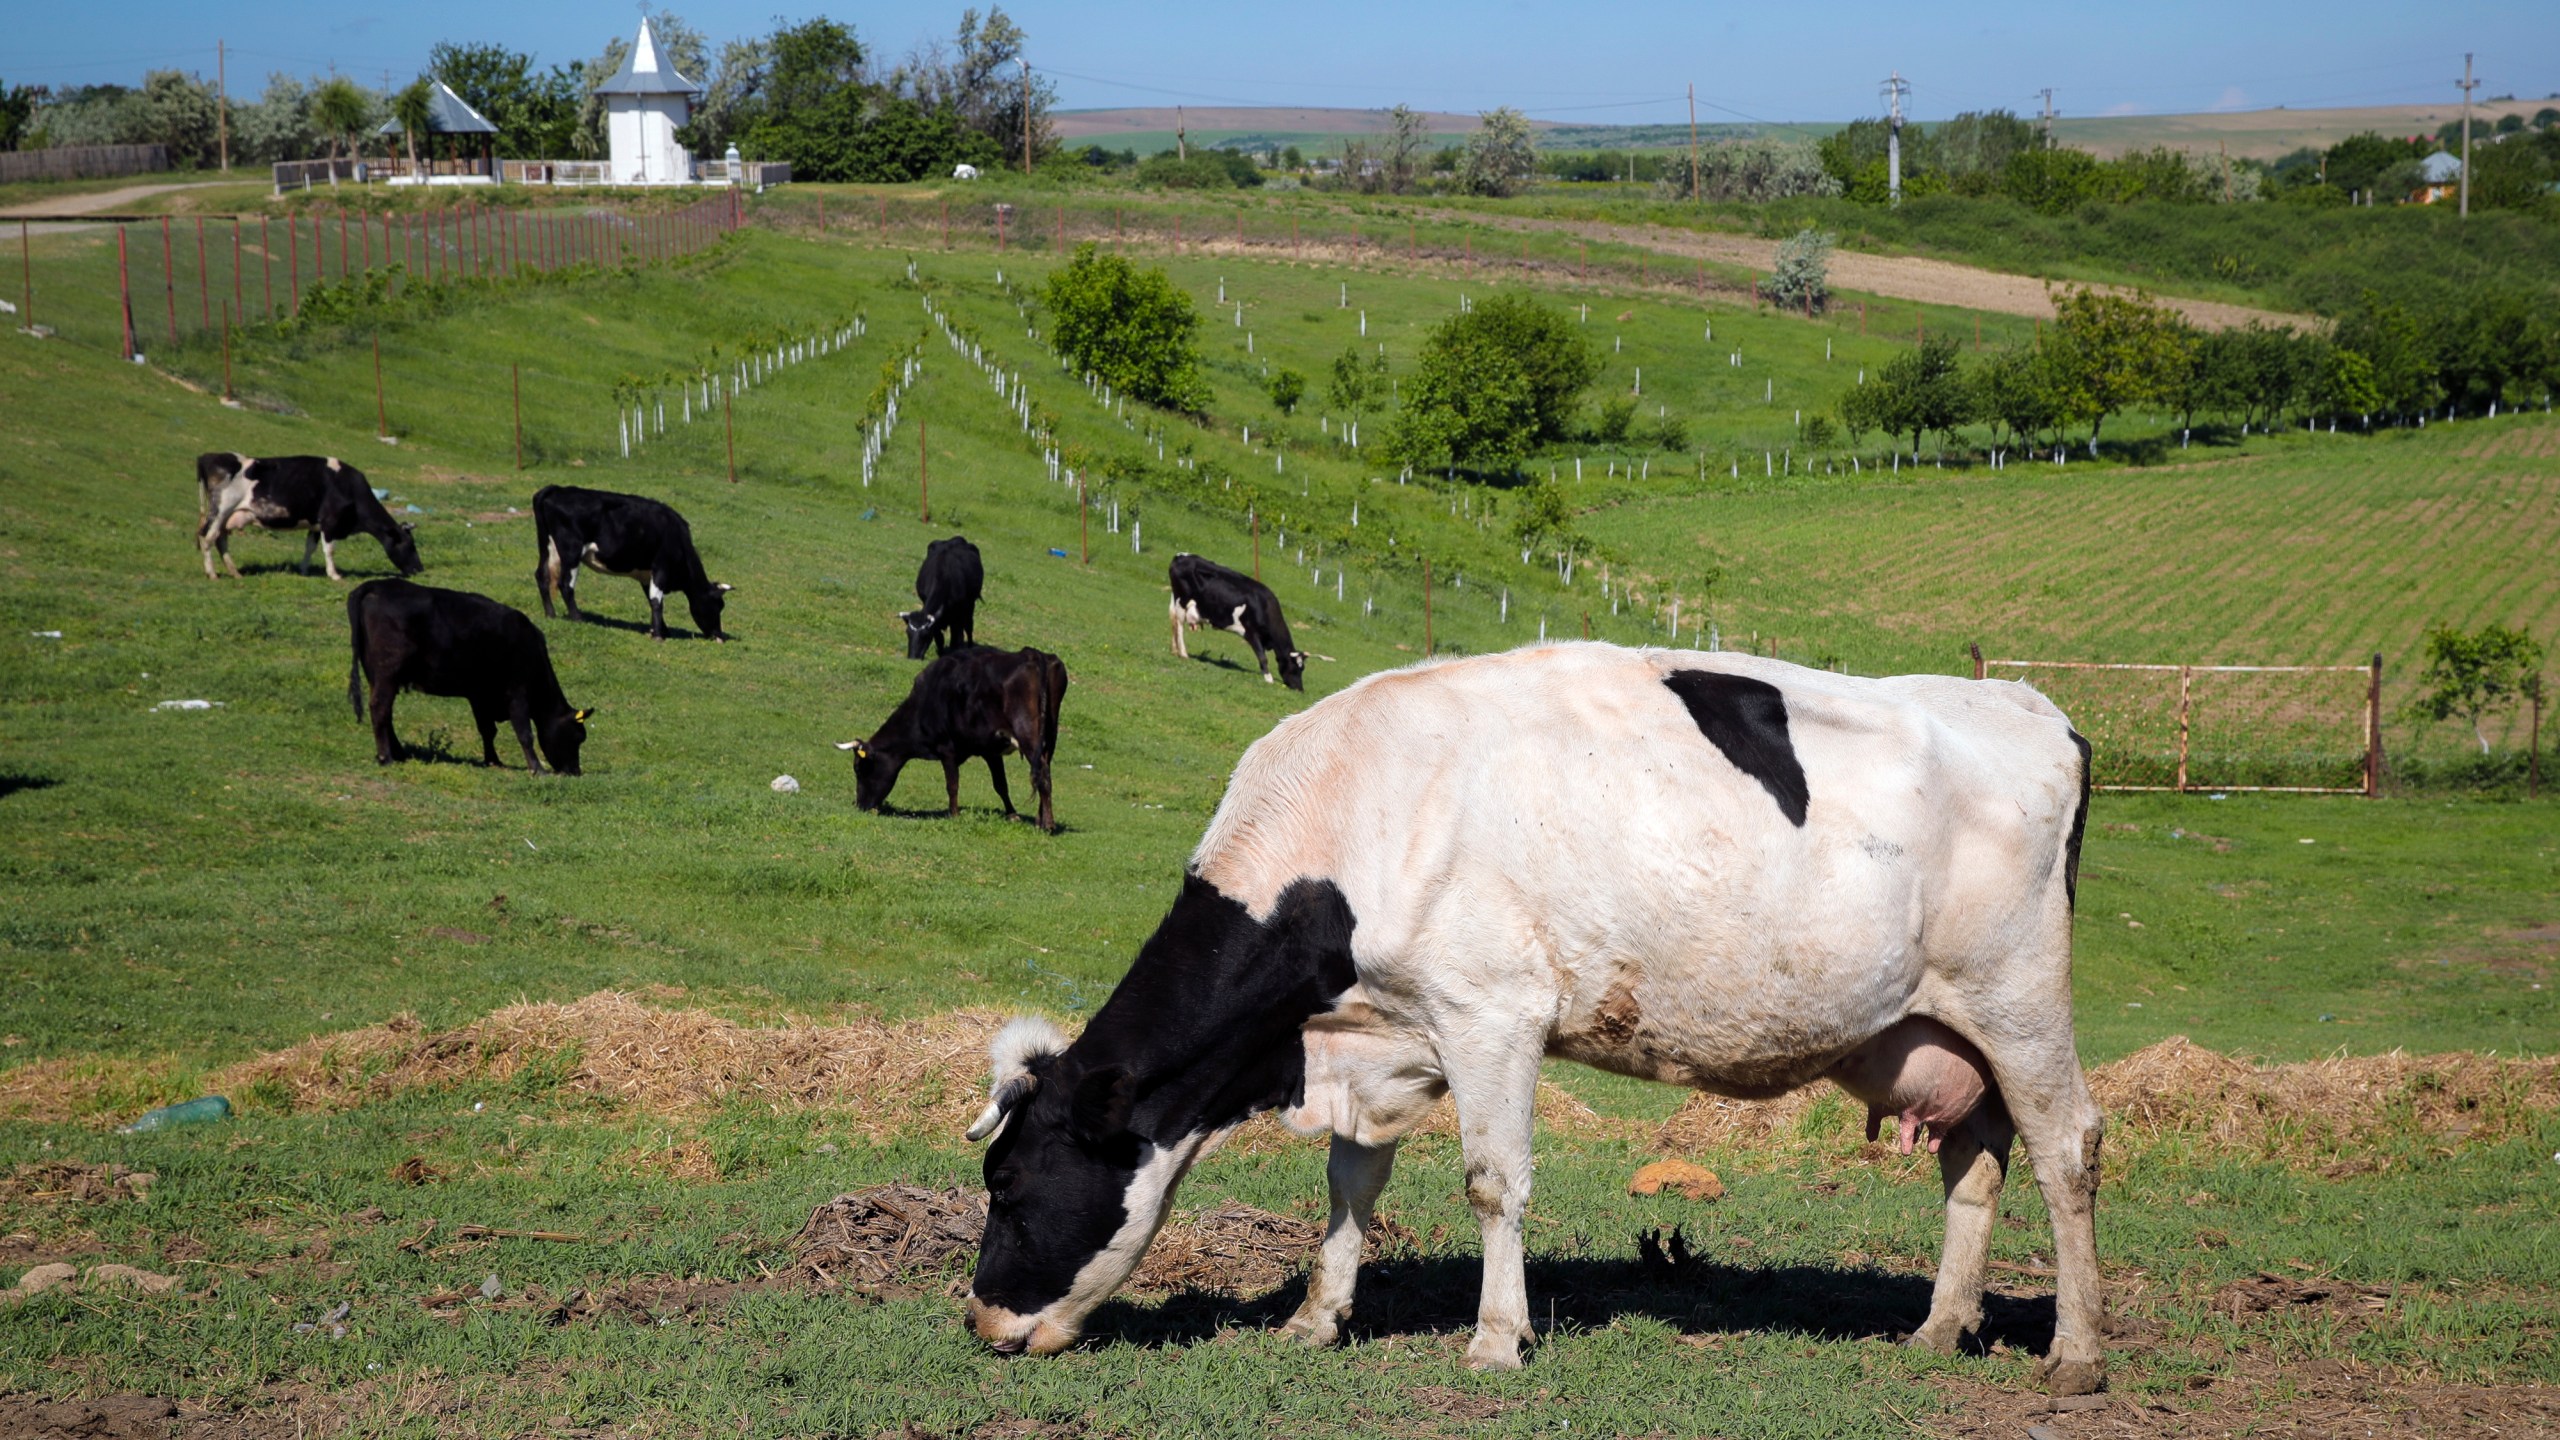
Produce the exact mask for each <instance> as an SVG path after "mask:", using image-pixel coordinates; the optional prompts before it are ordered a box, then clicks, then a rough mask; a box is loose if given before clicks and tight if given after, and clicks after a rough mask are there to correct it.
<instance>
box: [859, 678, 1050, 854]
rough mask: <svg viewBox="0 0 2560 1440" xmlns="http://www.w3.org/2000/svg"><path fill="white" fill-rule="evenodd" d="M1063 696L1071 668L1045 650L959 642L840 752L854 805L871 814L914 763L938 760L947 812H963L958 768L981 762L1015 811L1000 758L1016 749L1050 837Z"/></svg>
mask: <svg viewBox="0 0 2560 1440" xmlns="http://www.w3.org/2000/svg"><path fill="white" fill-rule="evenodd" d="M1066 698H1067V667H1066V665H1065V663H1064V662H1062V661H1061V660H1059V659H1058V657H1057V656H1055V655H1052V654H1050V653H1048V652H1047V651H1045V650H995V649H990V648H988V647H986V646H984V645H964V646H961V647H960V648H958V649H955V650H953V651H952V652H951V653H949V654H947V655H944V656H941V657H940V658H938V659H936V660H935V661H934V662H933V663H932V664H930V665H927V666H925V667H924V669H922V670H920V671H918V672H916V683H915V685H914V686H913V687H912V688H911V689H909V690H908V691H907V698H906V699H904V700H901V701H899V702H898V708H897V709H895V710H892V711H890V712H889V718H888V719H887V720H884V721H882V722H881V724H880V728H879V729H878V730H877V731H875V732H874V733H873V734H872V736H871V738H869V739H867V740H846V741H843V742H841V743H839V744H838V745H837V746H836V748H837V749H839V750H850V751H852V752H853V759H854V792H853V803H854V804H855V806H856V807H858V808H860V809H864V810H877V809H879V808H880V806H881V803H882V802H883V801H885V800H887V799H888V798H889V791H890V789H891V788H892V787H894V786H895V785H896V784H897V783H898V771H899V770H900V769H901V768H903V767H904V766H905V765H906V763H907V762H908V761H910V760H920V759H925V758H928V757H929V758H931V759H935V760H939V761H941V762H942V783H943V788H944V789H945V790H946V791H948V792H949V796H950V801H951V813H952V814H953V815H958V814H959V813H960V765H961V762H962V761H965V760H970V759H983V760H985V761H986V762H987V778H988V779H990V780H993V781H994V782H995V787H996V798H997V799H998V800H1000V801H1003V802H1004V813H1005V814H1007V815H1011V814H1013V813H1014V809H1013V794H1012V792H1011V791H1009V790H1007V789H1006V788H1005V783H1004V757H1005V754H1006V752H1007V751H1019V752H1021V755H1022V758H1023V761H1024V762H1025V763H1026V764H1028V765H1029V766H1030V767H1031V788H1032V789H1033V790H1034V791H1036V792H1038V794H1039V796H1040V821H1039V823H1040V828H1041V829H1042V830H1046V831H1055V830H1056V829H1057V828H1058V822H1057V820H1056V818H1055V817H1054V816H1053V815H1052V814H1051V812H1050V807H1049V766H1050V761H1051V760H1052V759H1054V758H1055V757H1056V755H1057V753H1058V707H1059V706H1060V705H1061V704H1063V703H1064V702H1065V700H1066Z"/></svg>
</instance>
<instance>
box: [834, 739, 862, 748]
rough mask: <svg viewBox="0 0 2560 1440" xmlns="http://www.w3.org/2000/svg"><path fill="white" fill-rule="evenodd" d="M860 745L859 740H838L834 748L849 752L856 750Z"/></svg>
mask: <svg viewBox="0 0 2560 1440" xmlns="http://www.w3.org/2000/svg"><path fill="white" fill-rule="evenodd" d="M861 744H862V742H861V741H859V740H839V741H837V742H836V748H837V749H839V750H851V749H855V748H857V747H858V746H860V745H861Z"/></svg>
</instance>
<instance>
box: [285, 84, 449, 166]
mask: <svg viewBox="0 0 2560 1440" xmlns="http://www.w3.org/2000/svg"><path fill="white" fill-rule="evenodd" d="M425 84H426V82H425V81H423V80H421V81H419V82H417V84H416V85H415V86H414V87H412V88H415V89H417V90H418V92H419V93H420V94H421V95H423V94H425V93H426V91H425ZM403 93H405V92H403ZM372 115H373V106H372V105H371V104H370V103H369V102H367V101H366V99H365V94H364V91H363V90H361V89H359V88H357V85H356V82H354V81H353V80H350V79H348V78H347V77H345V76H344V75H338V76H333V77H331V78H330V79H328V80H326V81H324V82H322V83H321V86H320V88H319V89H317V90H314V91H312V92H311V128H312V129H314V130H317V131H319V132H320V133H321V134H323V135H326V136H328V137H329V153H330V154H331V155H333V156H337V155H345V154H347V153H349V152H350V151H352V150H354V149H355V148H356V135H357V132H359V131H361V130H363V129H364V122H365V121H366V120H368V119H371V118H372ZM392 118H394V119H399V118H400V113H399V106H398V104H397V102H396V101H395V102H394V104H393V107H392Z"/></svg>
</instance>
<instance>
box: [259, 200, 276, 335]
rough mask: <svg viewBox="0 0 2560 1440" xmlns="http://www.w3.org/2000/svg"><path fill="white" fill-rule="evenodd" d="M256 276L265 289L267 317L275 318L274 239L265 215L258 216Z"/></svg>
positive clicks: (273, 233)
mask: <svg viewBox="0 0 2560 1440" xmlns="http://www.w3.org/2000/svg"><path fill="white" fill-rule="evenodd" d="M258 276H259V279H260V280H261V281H262V282H263V283H264V284H265V286H266V290H267V318H268V319H270V320H273V319H274V318H276V240H275V232H274V231H273V230H272V229H270V228H268V225H267V217H266V216H264V215H261V216H259V217H258Z"/></svg>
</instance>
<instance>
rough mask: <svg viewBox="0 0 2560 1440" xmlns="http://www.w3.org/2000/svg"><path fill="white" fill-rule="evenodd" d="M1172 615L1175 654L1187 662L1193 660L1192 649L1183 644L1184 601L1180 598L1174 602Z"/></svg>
mask: <svg viewBox="0 0 2560 1440" xmlns="http://www.w3.org/2000/svg"><path fill="white" fill-rule="evenodd" d="M1172 614H1173V653H1174V654H1176V655H1179V656H1181V657H1182V658H1183V659H1185V660H1188V659H1190V658H1191V649H1190V647H1189V646H1187V645H1184V644H1183V643H1182V601H1181V600H1180V598H1178V597H1177V598H1176V599H1175V600H1174V602H1173V608H1172Z"/></svg>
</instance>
